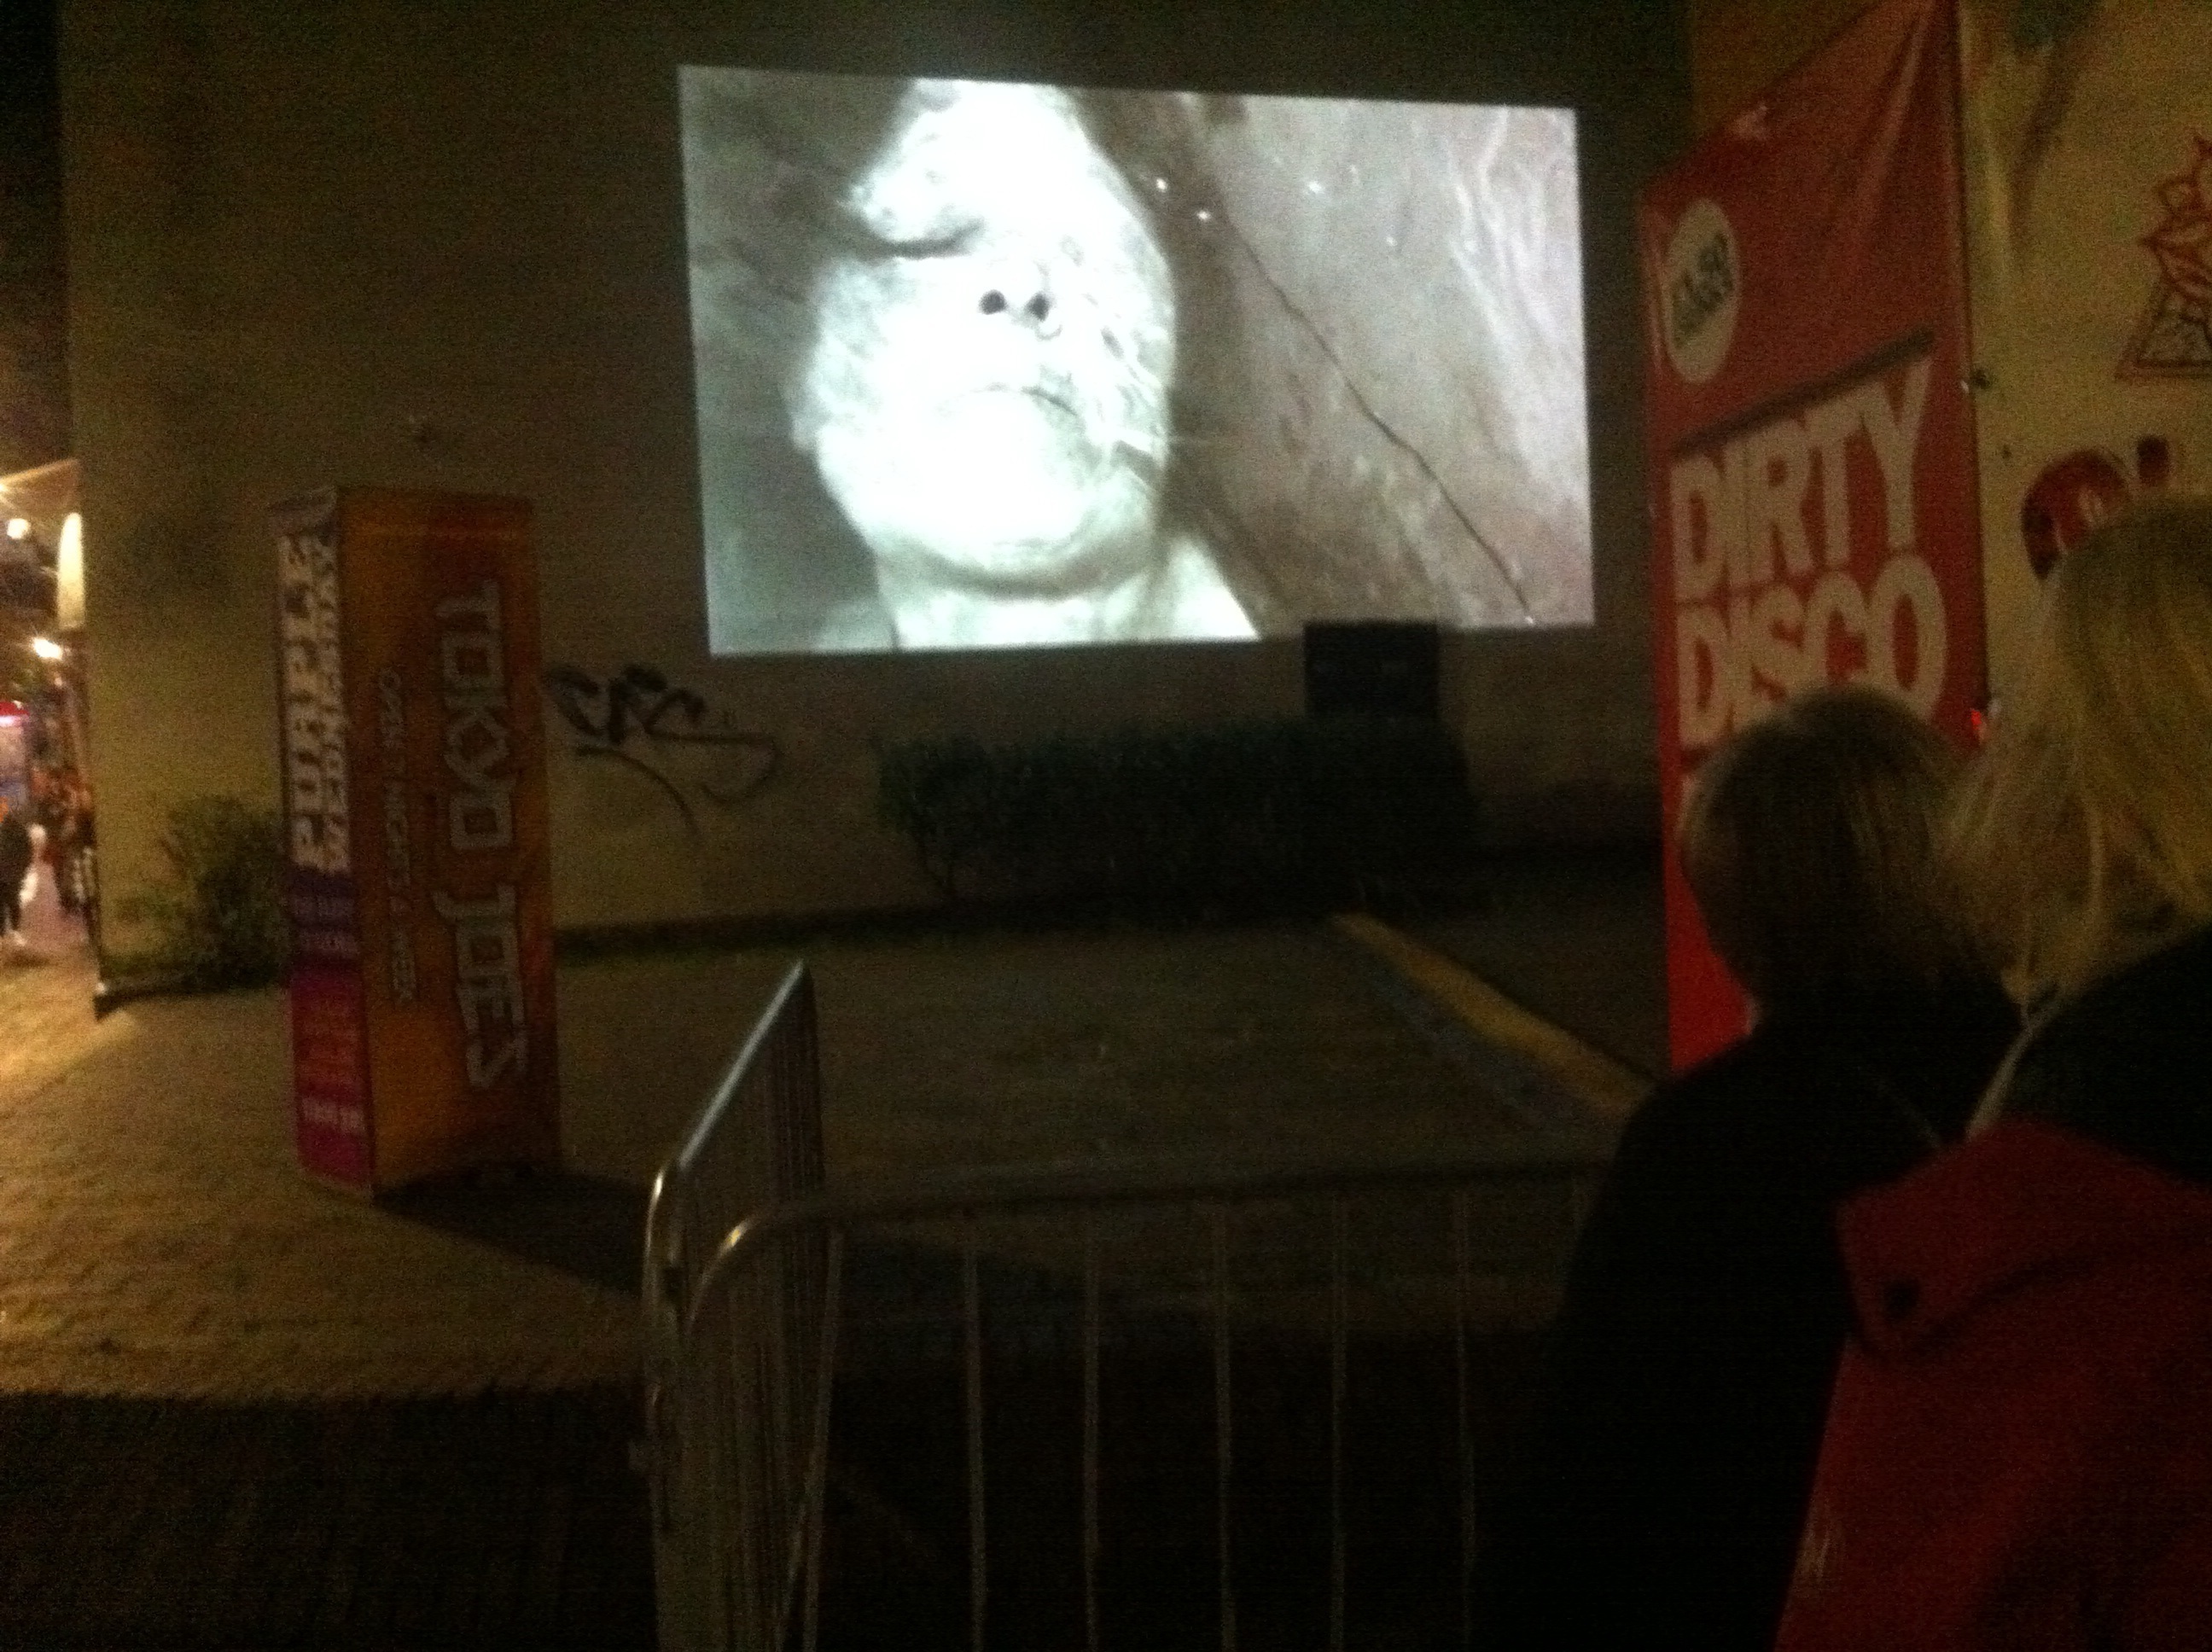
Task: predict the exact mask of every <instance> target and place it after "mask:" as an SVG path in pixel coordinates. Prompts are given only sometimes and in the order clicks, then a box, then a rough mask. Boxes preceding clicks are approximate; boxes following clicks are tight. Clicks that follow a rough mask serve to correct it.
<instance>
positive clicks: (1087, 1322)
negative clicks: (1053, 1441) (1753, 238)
mask: <svg viewBox="0 0 2212 1652" xmlns="http://www.w3.org/2000/svg"><path fill="white" fill-rule="evenodd" d="M1098 1338H1099V1325H1098V1212H1097V1211H1096V1210H1095V1209H1092V1208H1091V1207H1088V1206H1086V1207H1085V1210H1084V1212H1083V1629H1084V1645H1085V1647H1086V1648H1087V1649H1088V1652H1099V1648H1098Z"/></svg>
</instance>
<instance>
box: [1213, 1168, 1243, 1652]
mask: <svg viewBox="0 0 2212 1652" xmlns="http://www.w3.org/2000/svg"><path fill="white" fill-rule="evenodd" d="M1210 1210H1211V1213H1212V1218H1213V1474H1214V1505H1213V1527H1214V1544H1215V1547H1216V1552H1218V1555H1219V1557H1220V1568H1221V1652H1237V1591H1236V1588H1235V1584H1234V1582H1233V1581H1232V1579H1231V1575H1230V1551H1229V1474H1230V1467H1231V1462H1232V1461H1233V1457H1232V1453H1231V1438H1230V1404H1229V1400H1230V1394H1229V1207H1228V1206H1225V1205H1215V1206H1211V1207H1210Z"/></svg>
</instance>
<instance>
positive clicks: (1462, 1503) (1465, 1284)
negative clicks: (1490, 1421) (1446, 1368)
mask: <svg viewBox="0 0 2212 1652" xmlns="http://www.w3.org/2000/svg"><path fill="white" fill-rule="evenodd" d="M1469 1202H1470V1195H1469V1194H1468V1190H1467V1189H1466V1188H1464V1187H1455V1188H1454V1189H1453V1190H1452V1203H1451V1248H1452V1366H1453V1371H1454V1376H1455V1390H1454V1391H1455V1397H1456V1400H1457V1404H1456V1416H1457V1422H1458V1425H1459V1643H1460V1648H1461V1652H1468V1649H1470V1648H1472V1647H1473V1645H1474V1600H1472V1599H1471V1598H1470V1590H1471V1588H1472V1586H1473V1581H1474V1431H1473V1425H1472V1424H1471V1423H1470V1421H1469V1419H1468V1349H1467V1337H1468V1292H1469V1291H1470V1289H1471V1288H1472V1285H1473V1274H1474V1269H1473V1266H1472V1264H1471V1261H1470V1259H1469V1256H1468V1221H1469V1218H1470V1212H1469V1209H1468V1206H1469Z"/></svg>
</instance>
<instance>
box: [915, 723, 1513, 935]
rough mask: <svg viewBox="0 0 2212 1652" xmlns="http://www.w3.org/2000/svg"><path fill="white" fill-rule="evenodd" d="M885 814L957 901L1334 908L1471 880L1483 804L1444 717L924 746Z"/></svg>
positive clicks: (1434, 893) (1412, 897)
mask: <svg viewBox="0 0 2212 1652" xmlns="http://www.w3.org/2000/svg"><path fill="white" fill-rule="evenodd" d="M878 756H879V762H880V768H879V770H878V793H877V801H878V812H879V814H880V815H881V817H882V818H883V819H884V821H885V822H886V823H888V824H890V825H891V826H893V827H895V828H896V829H898V830H899V831H900V832H902V833H903V834H904V835H906V837H907V838H908V841H911V842H912V843H913V845H914V847H915V853H916V855H917V857H918V858H919V859H920V860H921V865H922V869H923V870H924V872H927V874H928V876H929V877H930V878H931V879H932V881H933V882H934V883H935V884H937V885H938V887H939V889H940V890H943V891H944V892H945V895H946V896H948V897H950V898H952V899H955V900H962V899H974V898H983V899H998V900H1013V901H1028V902H1034V901H1039V900H1042V901H1048V902H1066V901H1076V902H1100V901H1103V902H1109V903H1112V904H1116V905H1122V906H1128V905H1138V906H1144V907H1154V908H1157V907H1159V906H1163V905H1164V906H1168V907H1171V908H1194V907H1195V908H1218V907H1230V908H1237V909H1239V910H1252V909H1255V908H1259V909H1275V910H1280V909H1284V908H1325V907H1328V906H1331V905H1340V904H1345V903H1358V904H1376V903H1380V902H1405V901H1420V900H1425V899H1433V898H1436V897H1438V896H1449V895H1452V894H1455V893H1456V892H1458V890H1459V888H1460V886H1461V884H1462V880H1463V877H1464V872H1465V865H1466V858H1467V852H1468V848H1469V847H1470V845H1471V843H1472V841H1473V827H1474V799H1472V797H1471V796H1470V795H1469V794H1468V787H1467V779H1466V772H1465V766H1464V764H1463V762H1462V759H1461V756H1460V753H1459V750H1458V748H1457V747H1456V746H1455V745H1454V744H1452V742H1451V740H1450V738H1449V736H1447V735H1446V734H1445V733H1444V732H1443V730H1442V729H1441V728H1440V727H1439V726H1437V725H1436V724H1434V723H1432V722H1423V721H1410V720H1407V721H1393V720H1355V719H1331V720H1321V721H1285V722H1269V723H1249V724H1238V725H1231V726H1225V727H1220V728H1212V729H1200V730H1188V731H1168V732H1124V733H1115V734H1105V735H1099V736H1091V737H1061V738H1053V739H1048V740H1042V741H1035V742H1030V743H1025V744H1011V745H1002V746H986V745H984V744H981V742H978V741H975V740H973V739H969V738H947V739H931V740H915V741H909V742H906V743H903V744H896V745H890V746H886V747H884V748H883V749H882V750H880V751H879V754H878Z"/></svg>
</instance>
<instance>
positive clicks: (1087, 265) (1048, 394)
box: [793, 83, 1176, 594]
mask: <svg viewBox="0 0 2212 1652" xmlns="http://www.w3.org/2000/svg"><path fill="white" fill-rule="evenodd" d="M844 206H845V210H847V211H848V213H849V215H850V216H851V217H852V219H853V220H854V222H855V223H856V224H857V225H858V226H859V228H860V232H861V234H862V235H863V236H864V237H865V238H866V239H865V242H864V245H863V246H862V248H861V249H860V251H858V252H853V253H849V254H847V255H845V256H842V257H840V258H836V259H834V260H833V261H832V262H831V263H830V264H829V265H828V266H827V267H826V268H825V270H823V273H822V275H821V276H820V277H819V278H818V280H817V282H816V286H815V290H814V295H813V324H814V342H813V345H812V348H811V350H810V351H809V353H808V355H807V357H806V360H805V364H804V367H803V368H802V371H801V376H800V384H799V393H798V396H797V398H796V406H795V410H794V417H793V434H794V436H795V437H796V439H797V440H798V441H799V445H800V446H802V447H804V448H807V449H809V450H811V452H813V454H814V456H815V459H816V462H817V465H818V466H819V468H820V471H821V475H822V479H823V483H824V484H825V485H826V487H827V488H828V489H829V493H830V495H832V497H834V498H835V499H836V501H837V503H838V504H839V506H840V507H842V510H843V511H844V513H845V515H846V517H847V519H848V520H849V521H850V522H851V524H852V525H853V527H854V530H855V531H857V532H858V533H859V534H860V538H862V539H863V540H864V541H866V544H867V545H868V547H869V549H870V550H872V552H873V553H874V554H875V555H876V556H878V558H879V559H882V560H883V561H884V562H885V563H887V564H888V565H889V566H890V568H893V569H896V568H901V567H908V568H920V567H921V566H923V565H927V566H931V567H934V568H937V569H939V570H940V571H941V572H944V573H948V574H955V575H961V574H964V575H966V576H968V577H969V578H972V579H973V580H975V581H976V582H977V583H978V584H979V585H981V586H994V587H1023V586H1029V587H1034V588H1035V589H1036V591H1037V592H1039V593H1040V594H1049V593H1051V592H1056V591H1059V590H1060V589H1062V588H1064V587H1065V586H1067V585H1068V584H1070V583H1071V582H1073V581H1078V580H1095V579H1098V578H1102V577H1109V576H1111V575H1112V574H1115V573H1117V572H1119V573H1122V574H1130V573H1134V572H1138V571H1139V570H1141V569H1142V568H1143V567H1144V566H1145V565H1146V563H1147V562H1150V561H1152V560H1155V559H1156V557H1157V556H1158V551H1159V549H1160V548H1159V547H1158V545H1157V544H1155V543H1154V542H1153V541H1154V536H1155V534H1156V533H1157V531H1158V520H1157V517H1158V507H1157V500H1156V497H1155V491H1156V484H1157V481H1158V476H1159V474H1160V471H1161V467H1162V465H1163V463H1164V459H1165V455H1166V452H1167V449H1168V445H1169V438H1170V432H1169V410H1168V394H1167V386H1168V385H1169V383H1170V381H1171V380H1172V378H1173V375H1174V371H1175V319H1176V317H1175V295H1174V288H1173V285H1172V282H1171V281H1170V276H1169V272H1168V267H1167V262H1166V259H1165V258H1164V256H1163V254H1162V252H1161V251H1160V248H1159V246H1158V243H1157V241H1156V240H1154V238H1153V236H1152V230H1151V228H1150V226H1149V225H1148V223H1147V222H1146V218H1145V216H1144V214H1143V212H1142V211H1141V210H1140V209H1139V206H1138V204H1137V203H1136V202H1135V200H1134V199H1133V197H1132V195H1131V193H1130V191H1129V189H1128V186H1127V185H1126V184H1125V183H1124V182H1123V181H1122V179H1121V176H1120V174H1119V173H1116V172H1115V169H1114V168H1113V167H1112V166H1111V165H1110V164H1109V162H1108V161H1107V160H1106V158H1105V157H1104V156H1103V155H1102V154H1100V152H1099V151H1098V149H1097V146H1096V145H1095V144H1094V143H1092V142H1091V138H1090V137H1089V135H1088V134H1087V132H1085V130H1084V128H1083V125H1082V124H1081V122H1080V121H1079V119H1078V118H1077V116H1076V113H1075V111H1074V109H1073V106H1072V105H1071V104H1070V103H1069V101H1068V100H1067V98H1066V95H1065V94H1061V93H1059V92H1057V91H1054V90H1051V89H1049V88H1039V87H1007V86H982V85H970V84H953V85H933V84H928V83H925V84H923V85H921V86H920V87H917V88H915V91H914V92H913V93H912V94H909V96H908V100H907V101H906V104H905V106H904V107H903V108H902V112H901V115H900V117H899V118H898V119H897V121H896V124H895V125H894V126H893V128H892V131H891V132H890V136H889V137H888V138H887V139H886V141H885V143H884V147H883V149H882V150H881V152H880V154H879V155H878V157H877V158H876V159H875V161H874V162H873V163H872V165H871V166H869V167H867V169H866V171H864V172H863V173H861V175H860V177H859V178H858V179H856V180H855V182H854V185H853V186H852V188H851V191H850V192H849V194H848V197H847V198H846V201H845V203H844Z"/></svg>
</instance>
